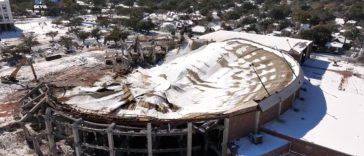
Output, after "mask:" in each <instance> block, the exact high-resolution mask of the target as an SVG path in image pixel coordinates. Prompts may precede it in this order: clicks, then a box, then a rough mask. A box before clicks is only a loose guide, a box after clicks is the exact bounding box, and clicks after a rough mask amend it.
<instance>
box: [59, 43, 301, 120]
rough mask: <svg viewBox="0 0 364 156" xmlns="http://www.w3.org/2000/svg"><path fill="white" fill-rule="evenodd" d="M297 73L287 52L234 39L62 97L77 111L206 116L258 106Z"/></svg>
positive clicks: (165, 117)
mask: <svg viewBox="0 0 364 156" xmlns="http://www.w3.org/2000/svg"><path fill="white" fill-rule="evenodd" d="M293 71H294V72H295V73H293ZM299 72H300V67H299V64H298V63H297V62H296V61H294V59H293V58H292V57H291V56H289V55H288V54H286V53H281V52H279V51H276V50H273V49H271V48H268V47H264V46H261V45H259V44H255V43H252V42H249V41H245V40H241V39H235V40H229V41H223V42H217V43H211V44H209V45H207V46H205V47H202V48H199V49H197V50H194V51H192V52H189V53H185V54H183V55H181V56H179V57H175V58H174V59H170V60H168V61H166V62H164V63H163V64H161V65H159V66H155V67H152V68H148V69H145V68H138V69H136V70H134V72H133V73H131V74H130V75H128V76H127V77H126V79H120V80H115V79H113V78H112V77H111V76H108V75H105V76H104V77H103V78H101V79H100V80H99V81H98V82H96V83H95V84H94V85H92V86H78V87H75V88H73V89H69V90H67V91H66V93H64V92H62V93H59V94H58V98H59V99H60V100H61V102H62V103H63V104H65V105H67V106H69V107H71V108H73V109H76V110H78V111H79V112H82V113H89V114H98V115H110V114H112V115H114V116H116V117H118V118H128V117H131V118H135V117H137V118H140V117H146V118H153V119H160V120H173V119H190V118H204V117H207V116H209V115H210V116H211V115H218V114H228V113H231V112H232V111H238V110H244V109H249V108H250V109H256V107H257V105H258V104H257V102H259V101H260V100H263V99H264V98H266V97H268V96H270V94H274V93H276V92H279V91H280V90H282V89H283V88H285V87H287V86H288V85H289V84H290V83H291V82H292V81H294V80H295V79H296V77H295V76H294V75H296V74H298V73H299ZM262 83H264V85H262Z"/></svg>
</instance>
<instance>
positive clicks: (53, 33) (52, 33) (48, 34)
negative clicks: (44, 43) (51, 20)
mask: <svg viewBox="0 0 364 156" xmlns="http://www.w3.org/2000/svg"><path fill="white" fill-rule="evenodd" d="M45 35H46V36H49V37H51V38H52V41H54V38H55V37H56V36H57V35H58V31H49V32H47V33H46V34H45Z"/></svg>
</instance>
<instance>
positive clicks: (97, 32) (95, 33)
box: [90, 28, 102, 43]
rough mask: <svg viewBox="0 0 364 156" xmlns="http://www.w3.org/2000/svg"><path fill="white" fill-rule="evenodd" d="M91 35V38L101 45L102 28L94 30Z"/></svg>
mask: <svg viewBox="0 0 364 156" xmlns="http://www.w3.org/2000/svg"><path fill="white" fill-rule="evenodd" d="M90 35H91V37H93V38H95V39H96V41H97V43H99V40H100V38H101V35H102V33H101V30H100V28H95V29H92V30H91V34H90Z"/></svg>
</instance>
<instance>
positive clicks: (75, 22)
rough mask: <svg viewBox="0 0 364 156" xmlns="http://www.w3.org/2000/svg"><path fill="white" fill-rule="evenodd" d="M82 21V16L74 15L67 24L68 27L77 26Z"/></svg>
mask: <svg viewBox="0 0 364 156" xmlns="http://www.w3.org/2000/svg"><path fill="white" fill-rule="evenodd" d="M82 22H83V18H81V17H76V18H72V19H71V20H70V21H69V23H68V26H70V27H77V26H81V25H82Z"/></svg>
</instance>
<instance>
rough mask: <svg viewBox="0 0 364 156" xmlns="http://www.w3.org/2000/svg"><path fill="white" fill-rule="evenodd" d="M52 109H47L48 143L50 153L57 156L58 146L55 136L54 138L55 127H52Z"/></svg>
mask: <svg viewBox="0 0 364 156" xmlns="http://www.w3.org/2000/svg"><path fill="white" fill-rule="evenodd" d="M51 113H52V112H51V109H50V108H47V109H46V113H45V126H46V131H47V137H48V143H49V151H50V153H51V154H52V156H56V155H57V149H56V145H55V143H54V136H53V126H52V119H51V115H52V114H51Z"/></svg>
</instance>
